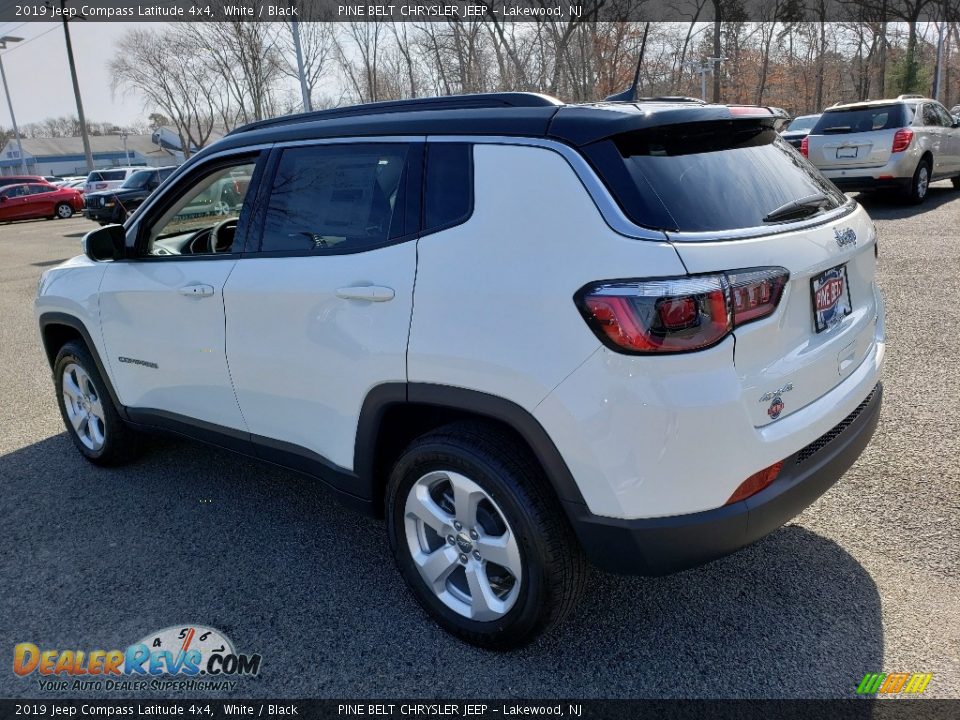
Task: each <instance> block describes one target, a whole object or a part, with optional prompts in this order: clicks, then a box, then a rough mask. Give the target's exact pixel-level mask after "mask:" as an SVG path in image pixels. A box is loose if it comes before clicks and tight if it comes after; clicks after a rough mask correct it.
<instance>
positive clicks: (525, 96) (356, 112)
mask: <svg viewBox="0 0 960 720" xmlns="http://www.w3.org/2000/svg"><path fill="white" fill-rule="evenodd" d="M560 105H563V103H562V102H561V101H560V100H557V99H556V98H555V97H551V96H550V95H542V94H540V93H530V92H502V93H473V94H467V95H445V96H442V97H427V98H413V99H410V100H386V101H383V102H374V103H365V104H363V105H350V106H348V107H342V108H331V109H329V110H317V111H315V112H306V113H295V114H293V115H281V116H280V117H275V118H270V119H268V120H259V121H257V122H252V123H249V124H247V125H243V126H242V127H238V128H236V129H234V130H231V131H230V132H229V133H227V135H236V134H238V133H245V132H250V131H251V130H260V129H261V128H266V127H274V126H277V125H292V124H295V123H303V122H311V121H314V120H328V119H331V118H344V117H354V116H362V115H377V114H381V113H396V112H414V111H417V110H466V109H475V108H504V107H527V108H532V107H559V106H560Z"/></svg>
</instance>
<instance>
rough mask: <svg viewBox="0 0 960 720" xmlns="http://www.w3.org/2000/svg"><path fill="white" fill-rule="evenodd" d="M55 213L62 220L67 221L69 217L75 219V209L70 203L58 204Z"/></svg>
mask: <svg viewBox="0 0 960 720" xmlns="http://www.w3.org/2000/svg"><path fill="white" fill-rule="evenodd" d="M54 213H55V214H56V216H57V217H58V218H60V219H61V220H66V219H67V218H69V217H73V208H72V207H70V204H69V203H57V207H56V208H54Z"/></svg>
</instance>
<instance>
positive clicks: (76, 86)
mask: <svg viewBox="0 0 960 720" xmlns="http://www.w3.org/2000/svg"><path fill="white" fill-rule="evenodd" d="M46 5H47V6H49V5H50V0H47V2H46ZM66 8H67V0H60V11H61V14H60V17H61V18H63V37H64V39H65V40H66V41H67V63H69V65H70V79H71V80H73V96H74V98H76V100H77V119H78V120H79V121H80V136H81V137H82V138H83V154H84V155H86V157H87V171H88V172H89V171H91V170H93V153H92V152H91V151H90V136H89V135H88V134H87V119H86V118H85V117H84V115H83V100H81V99H80V83H79V82H78V81H77V65H76V63H75V62H74V61H73V43H71V42H70V28H69V27H67V19H68V18H67V13H66V12H65V11H66ZM73 19H80V20H86V18H85V17H84V16H83V15H80V14H79V13H78V14H76V15H74V16H73Z"/></svg>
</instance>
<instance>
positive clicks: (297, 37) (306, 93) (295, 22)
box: [290, 0, 313, 112]
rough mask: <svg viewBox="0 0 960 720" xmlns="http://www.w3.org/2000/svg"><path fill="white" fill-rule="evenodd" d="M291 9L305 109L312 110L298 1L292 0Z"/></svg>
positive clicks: (291, 25) (291, 30) (292, 29)
mask: <svg viewBox="0 0 960 720" xmlns="http://www.w3.org/2000/svg"><path fill="white" fill-rule="evenodd" d="M290 9H291V10H292V11H293V15H291V16H290V32H291V33H292V34H293V48H294V50H296V51H297V73H298V74H299V75H300V94H301V95H302V96H303V111H304V112H311V111H312V110H313V105H312V104H311V103H310V89H309V88H308V87H307V73H306V71H305V70H304V67H303V50H302V49H301V48H300V21H299V20H297V14H296V13H297V3H296V1H295V0H290Z"/></svg>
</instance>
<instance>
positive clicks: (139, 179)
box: [83, 165, 176, 225]
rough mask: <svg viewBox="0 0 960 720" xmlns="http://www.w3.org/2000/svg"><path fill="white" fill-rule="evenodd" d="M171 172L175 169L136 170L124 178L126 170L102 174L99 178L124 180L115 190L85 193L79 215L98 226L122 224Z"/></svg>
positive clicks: (169, 167)
mask: <svg viewBox="0 0 960 720" xmlns="http://www.w3.org/2000/svg"><path fill="white" fill-rule="evenodd" d="M175 169H176V166H173V165H171V166H168V167H161V168H138V169H136V170H135V171H134V172H131V173H129V174H126V170H127V168H124V169H122V170H119V171H113V170H109V171H103V172H101V173H99V174H100V175H101V176H103V175H106V174H107V173H114V172H124V173H125V174H126V177H125V179H124V180H123V181H122V182H121V183H120V184H119V185H117V186H116V187H115V188H111V189H107V190H101V191H98V192H87V193H86V194H85V198H86V205H85V207H84V210H83V214H84V215H85V216H86V217H88V218H90V219H91V220H95V221H96V222H98V223H100V224H101V225H108V224H110V223H122V222H124V221H125V220H126V219H127V218H128V217H129V216H130V214H131V213H132V212H133V211H134V210H136V209H137V208H138V207H140V205H141V203H143V201H144V200H146V199H147V198H148V197H149V196H150V193H152V192H153V191H154V190H156V189H157V188H158V187H159V186H160V183H162V182H163V181H164V180H166V179H167V178H168V177H169V176H170V173H172V172H173V171H174V170H175ZM92 174H93V173H91V175H92ZM105 182H107V183H111V182H113V181H105Z"/></svg>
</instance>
